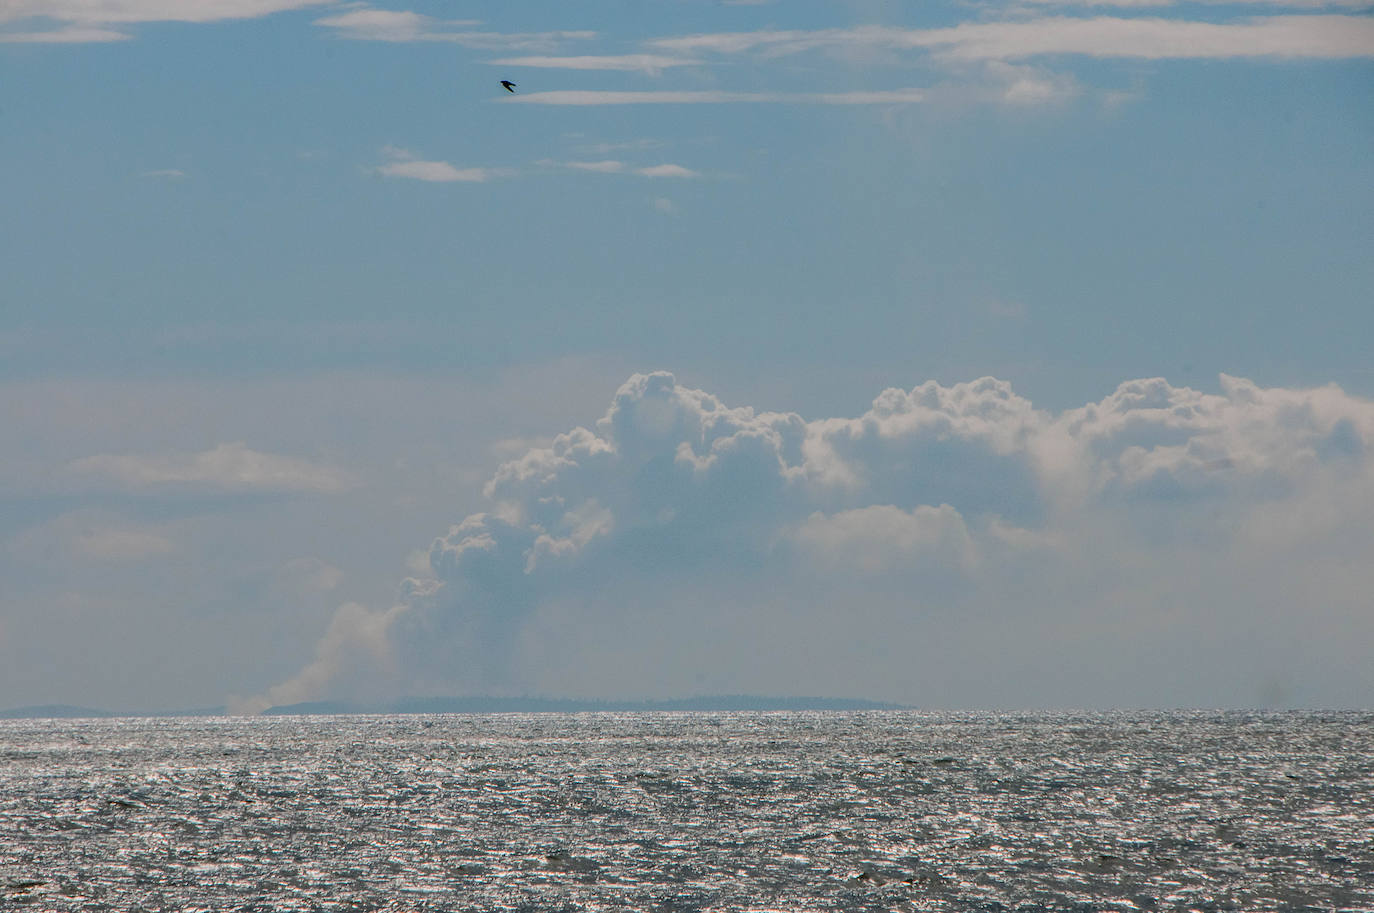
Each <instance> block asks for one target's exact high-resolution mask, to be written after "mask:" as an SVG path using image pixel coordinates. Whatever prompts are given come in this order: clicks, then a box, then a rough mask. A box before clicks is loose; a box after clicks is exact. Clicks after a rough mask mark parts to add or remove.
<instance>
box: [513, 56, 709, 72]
mask: <svg viewBox="0 0 1374 913" xmlns="http://www.w3.org/2000/svg"><path fill="white" fill-rule="evenodd" d="M492 63H493V64H496V65H500V66H511V67H536V68H541V69H556V70H622V71H631V72H639V73H647V74H649V75H654V74H657V73H660V72H662V71H663V70H666V69H670V68H672V67H688V66H696V65H698V64H699V63H700V61H698V60H694V59H692V58H690V57H670V56H667V55H664V54H613V55H600V56H598V55H584V56H580V57H547V56H546V57H536V56H526V57H505V58H502V59H500V60H493V61H492Z"/></svg>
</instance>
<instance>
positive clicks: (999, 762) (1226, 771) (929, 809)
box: [0, 713, 1374, 911]
mask: <svg viewBox="0 0 1374 913" xmlns="http://www.w3.org/2000/svg"><path fill="white" fill-rule="evenodd" d="M1372 759H1374V715H1371V714H1362V713H1343V714H1299V713H1286V714H1149V715H1147V714H1136V715H1115V714H1113V715H1053V716H1044V715H1039V716H1011V715H927V714H916V713H853V714H844V713H816V714H808V713H766V714H744V713H728V714H576V715H559V714H540V715H529V716H522V715H499V716H435V717H420V716H406V717H276V718H261V719H221V718H214V719H123V720H78V721H70V720H60V721H8V722H0V909H11V908H12V909H17V910H19V909H24V910H30V909H31V910H121V911H122V910H140V909H141V910H195V909H203V910H216V911H221V910H377V909H387V910H665V911H666V910H684V911H685V910H1084V911H1086V910H1137V909H1140V910H1175V909H1177V910H1186V909H1197V910H1247V911H1250V910H1374V760H1372Z"/></svg>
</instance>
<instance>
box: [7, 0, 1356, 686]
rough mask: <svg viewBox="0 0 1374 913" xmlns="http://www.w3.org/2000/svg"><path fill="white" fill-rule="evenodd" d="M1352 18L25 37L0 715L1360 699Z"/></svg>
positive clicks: (1063, 8)
mask: <svg viewBox="0 0 1374 913" xmlns="http://www.w3.org/2000/svg"><path fill="white" fill-rule="evenodd" d="M1372 8H1374V3H1370V2H1364V0H1301V2H1299V0H1293V2H1291V3H1289V2H1285V0H1265V2H1252V3H1223V2H1173V0H1152V2H1146V3H1135V2H1132V3H1125V2H1121V3H1118V2H1101V0H1082V2H1074V0H1062V2H1061V0H1053V2H1048V0H1026V2H1015V3H974V4H965V3H937V4H934V5H928V4H922V5H914V4H906V3H900V2H884V3H876V2H846V3H832V2H819V0H814V2H813V0H796V2H793V0H778V2H766V0H765V2H743V0H741V2H733V3H732V2H710V3H708V2H704V0H700V2H698V0H681V2H653V3H647V4H643V3H641V4H627V3H604V4H592V5H590V6H586V5H583V6H578V7H569V6H567V5H565V4H556V3H549V2H534V3H528V4H523V5H518V6H513V5H507V6H502V7H499V8H491V7H489V6H486V5H476V4H469V5H462V4H459V5H454V4H440V3H402V4H377V3H330V2H317V0H202V2H198V3H194V4H168V3H165V2H162V0H112V2H106V3H101V4H90V3H84V2H76V0H21V2H18V3H11V4H8V5H6V6H5V7H4V8H3V9H0V195H3V198H4V199H5V200H6V204H7V205H5V206H4V207H0V238H3V239H4V240H3V243H0V428H3V429H5V431H4V433H3V434H0V581H3V586H0V709H4V708H8V707H18V706H23V705H40V704H58V703H65V704H73V705H83V706H91V707H114V708H120V707H143V708H147V709H150V710H159V709H174V708H182V707H194V706H216V705H220V704H225V703H228V704H229V705H230V706H231V707H233V708H235V709H238V710H242V711H255V710H260V709H263V708H265V707H268V706H271V705H274V704H287V703H295V702H299V701H313V700H342V701H355V702H361V703H380V702H385V701H388V700H392V699H394V698H396V697H400V696H407V695H430V694H433V695H450V694H451V695H476V694H483V695H486V694H491V695H526V694H529V695H543V696H551V697H572V698H590V699H600V698H608V699H621V700H634V699H665V698H681V697H687V696H691V695H699V694H761V695H776V696H787V695H825V696H832V697H840V698H865V699H871V700H878V701H890V702H894V703H900V704H907V705H913V706H919V707H923V708H931V709H942V708H950V709H958V708H1005V709H1022V708H1028V709H1029V708H1098V707H1130V708H1136V707H1257V706H1258V707H1369V706H1371V705H1374V665H1371V664H1370V663H1369V661H1368V655H1367V654H1368V645H1369V644H1370V643H1374V603H1371V600H1370V597H1369V593H1371V592H1374V562H1370V561H1369V560H1368V556H1369V555H1371V554H1374V456H1372V455H1371V447H1372V446H1374V443H1372V442H1374V367H1371V362H1370V358H1369V350H1370V341H1371V340H1374V307H1371V305H1374V301H1371V297H1370V289H1371V288H1374V258H1371V257H1370V256H1369V252H1370V250H1374V106H1371V105H1369V103H1368V102H1369V99H1370V97H1371V94H1370V90H1371V89H1374V15H1371V9H1372ZM503 79H507V80H510V81H511V82H512V83H514V84H515V86H516V89H515V92H514V93H510V92H508V91H507V90H506V89H505V88H503V87H502V85H501V82H500V81H501V80H503Z"/></svg>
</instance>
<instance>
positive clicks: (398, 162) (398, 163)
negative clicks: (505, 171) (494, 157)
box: [373, 146, 497, 184]
mask: <svg viewBox="0 0 1374 913" xmlns="http://www.w3.org/2000/svg"><path fill="white" fill-rule="evenodd" d="M382 152H383V154H384V155H386V156H387V158H389V159H390V161H388V162H385V163H383V164H381V165H378V166H376V167H375V168H374V169H373V171H374V173H376V174H379V175H381V176H382V177H388V178H407V179H409V180H412V181H428V182H430V183H434V184H453V183H468V184H480V183H483V182H484V181H488V180H491V178H493V177H494V176H496V173H497V172H496V171H495V170H494V169H491V168H457V167H455V166H453V165H451V164H449V163H448V162H444V161H426V160H424V159H420V158H418V157H416V156H415V155H414V153H412V152H410V151H408V150H406V149H401V148H398V147H396V146H388V147H386V148H385V149H383V150H382Z"/></svg>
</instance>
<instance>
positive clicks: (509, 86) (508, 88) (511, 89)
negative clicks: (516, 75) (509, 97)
mask: <svg viewBox="0 0 1374 913" xmlns="http://www.w3.org/2000/svg"><path fill="white" fill-rule="evenodd" d="M501 85H503V86H505V87H506V91H507V92H511V93H514V92H515V83H513V82H511V81H510V80H509V79H503V80H501Z"/></svg>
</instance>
